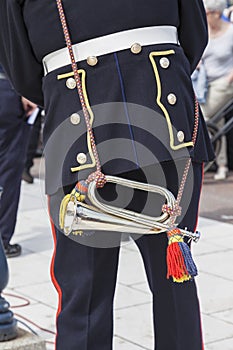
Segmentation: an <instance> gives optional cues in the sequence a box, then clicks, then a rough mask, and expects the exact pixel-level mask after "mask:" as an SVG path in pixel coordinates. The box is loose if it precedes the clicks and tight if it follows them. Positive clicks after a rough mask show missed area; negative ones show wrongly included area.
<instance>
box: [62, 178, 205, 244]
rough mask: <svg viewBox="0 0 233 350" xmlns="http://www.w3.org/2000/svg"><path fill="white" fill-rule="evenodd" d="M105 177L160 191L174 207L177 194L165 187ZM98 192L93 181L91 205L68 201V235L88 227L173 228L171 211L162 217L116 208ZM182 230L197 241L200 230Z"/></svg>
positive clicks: (153, 230)
mask: <svg viewBox="0 0 233 350" xmlns="http://www.w3.org/2000/svg"><path fill="white" fill-rule="evenodd" d="M106 180H107V182H111V183H115V184H118V185H122V186H126V187H131V188H134V189H140V190H144V191H149V192H154V193H158V194H160V195H162V196H164V197H165V200H166V203H167V204H168V205H169V206H171V207H173V206H174V205H175V197H174V195H173V194H172V193H171V192H170V191H169V190H167V189H166V188H164V187H160V186H157V185H150V184H145V183H141V182H136V181H131V180H127V179H122V178H119V177H115V176H106ZM95 191H96V183H95V182H94V181H93V182H91V183H90V184H89V186H88V198H89V200H90V202H91V205H88V204H86V203H82V202H79V201H76V200H75V201H74V200H72V201H70V202H69V203H68V205H67V209H66V214H65V218H64V233H65V234H66V235H69V234H70V233H71V232H72V231H75V232H76V231H85V230H94V231H115V232H128V233H135V234H158V233H161V232H165V231H168V230H169V229H171V227H170V226H169V219H170V216H169V214H168V213H162V214H161V216H159V217H152V216H148V215H144V214H141V213H137V212H134V211H130V210H128V209H123V208H118V207H113V206H110V205H107V204H104V203H101V202H100V201H99V200H98V199H97V198H96V193H95ZM180 232H181V234H182V235H183V236H187V237H189V238H190V239H192V240H193V241H195V242H197V241H198V240H199V238H200V233H199V232H191V231H188V230H186V229H180Z"/></svg>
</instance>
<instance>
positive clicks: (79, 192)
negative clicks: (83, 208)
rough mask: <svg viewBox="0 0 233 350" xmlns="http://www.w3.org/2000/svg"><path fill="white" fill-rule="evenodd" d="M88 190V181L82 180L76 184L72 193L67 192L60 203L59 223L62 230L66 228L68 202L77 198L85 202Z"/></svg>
mask: <svg viewBox="0 0 233 350" xmlns="http://www.w3.org/2000/svg"><path fill="white" fill-rule="evenodd" d="M87 191H88V184H87V183H86V181H84V180H81V181H79V182H78V183H77V184H76V185H75V187H74V188H73V190H72V191H71V193H69V194H67V195H66V196H65V197H64V198H63V199H62V201H61V204H60V211H59V225H60V228H61V229H62V230H63V229H64V224H65V214H66V209H67V205H68V203H69V202H70V201H75V200H77V201H78V202H84V200H85V198H86V194H87Z"/></svg>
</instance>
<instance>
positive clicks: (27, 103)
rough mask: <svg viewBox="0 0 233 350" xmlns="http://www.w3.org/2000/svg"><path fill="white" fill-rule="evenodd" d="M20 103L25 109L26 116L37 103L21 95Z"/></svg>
mask: <svg viewBox="0 0 233 350" xmlns="http://www.w3.org/2000/svg"><path fill="white" fill-rule="evenodd" d="M21 100H22V104H23V109H24V111H25V115H26V117H29V116H30V115H31V114H32V113H33V111H34V110H35V109H36V108H37V105H36V104H35V103H33V102H31V101H29V100H28V99H27V98H25V97H22V98H21Z"/></svg>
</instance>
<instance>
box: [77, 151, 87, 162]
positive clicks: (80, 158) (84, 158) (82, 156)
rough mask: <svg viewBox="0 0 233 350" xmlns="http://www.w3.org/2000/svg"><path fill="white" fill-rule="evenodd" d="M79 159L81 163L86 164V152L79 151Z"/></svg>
mask: <svg viewBox="0 0 233 350" xmlns="http://www.w3.org/2000/svg"><path fill="white" fill-rule="evenodd" d="M77 161H78V163H79V164H85V163H86V161H87V156H86V154H85V153H79V154H78V155H77Z"/></svg>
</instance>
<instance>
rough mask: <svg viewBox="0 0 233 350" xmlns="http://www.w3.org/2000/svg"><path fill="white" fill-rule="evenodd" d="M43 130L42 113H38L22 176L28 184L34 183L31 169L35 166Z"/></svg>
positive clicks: (32, 128) (32, 127)
mask: <svg viewBox="0 0 233 350" xmlns="http://www.w3.org/2000/svg"><path fill="white" fill-rule="evenodd" d="M40 129H41V112H39V113H38V116H37V118H36V121H35V123H34V124H33V125H32V126H31V133H30V137H29V143H28V148H27V153H26V161H25V166H24V170H23V174H22V179H23V180H24V181H26V182H27V183H33V176H32V175H31V173H30V169H31V167H32V166H33V158H34V157H35V155H36V150H37V147H38V141H39V136H40Z"/></svg>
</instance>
